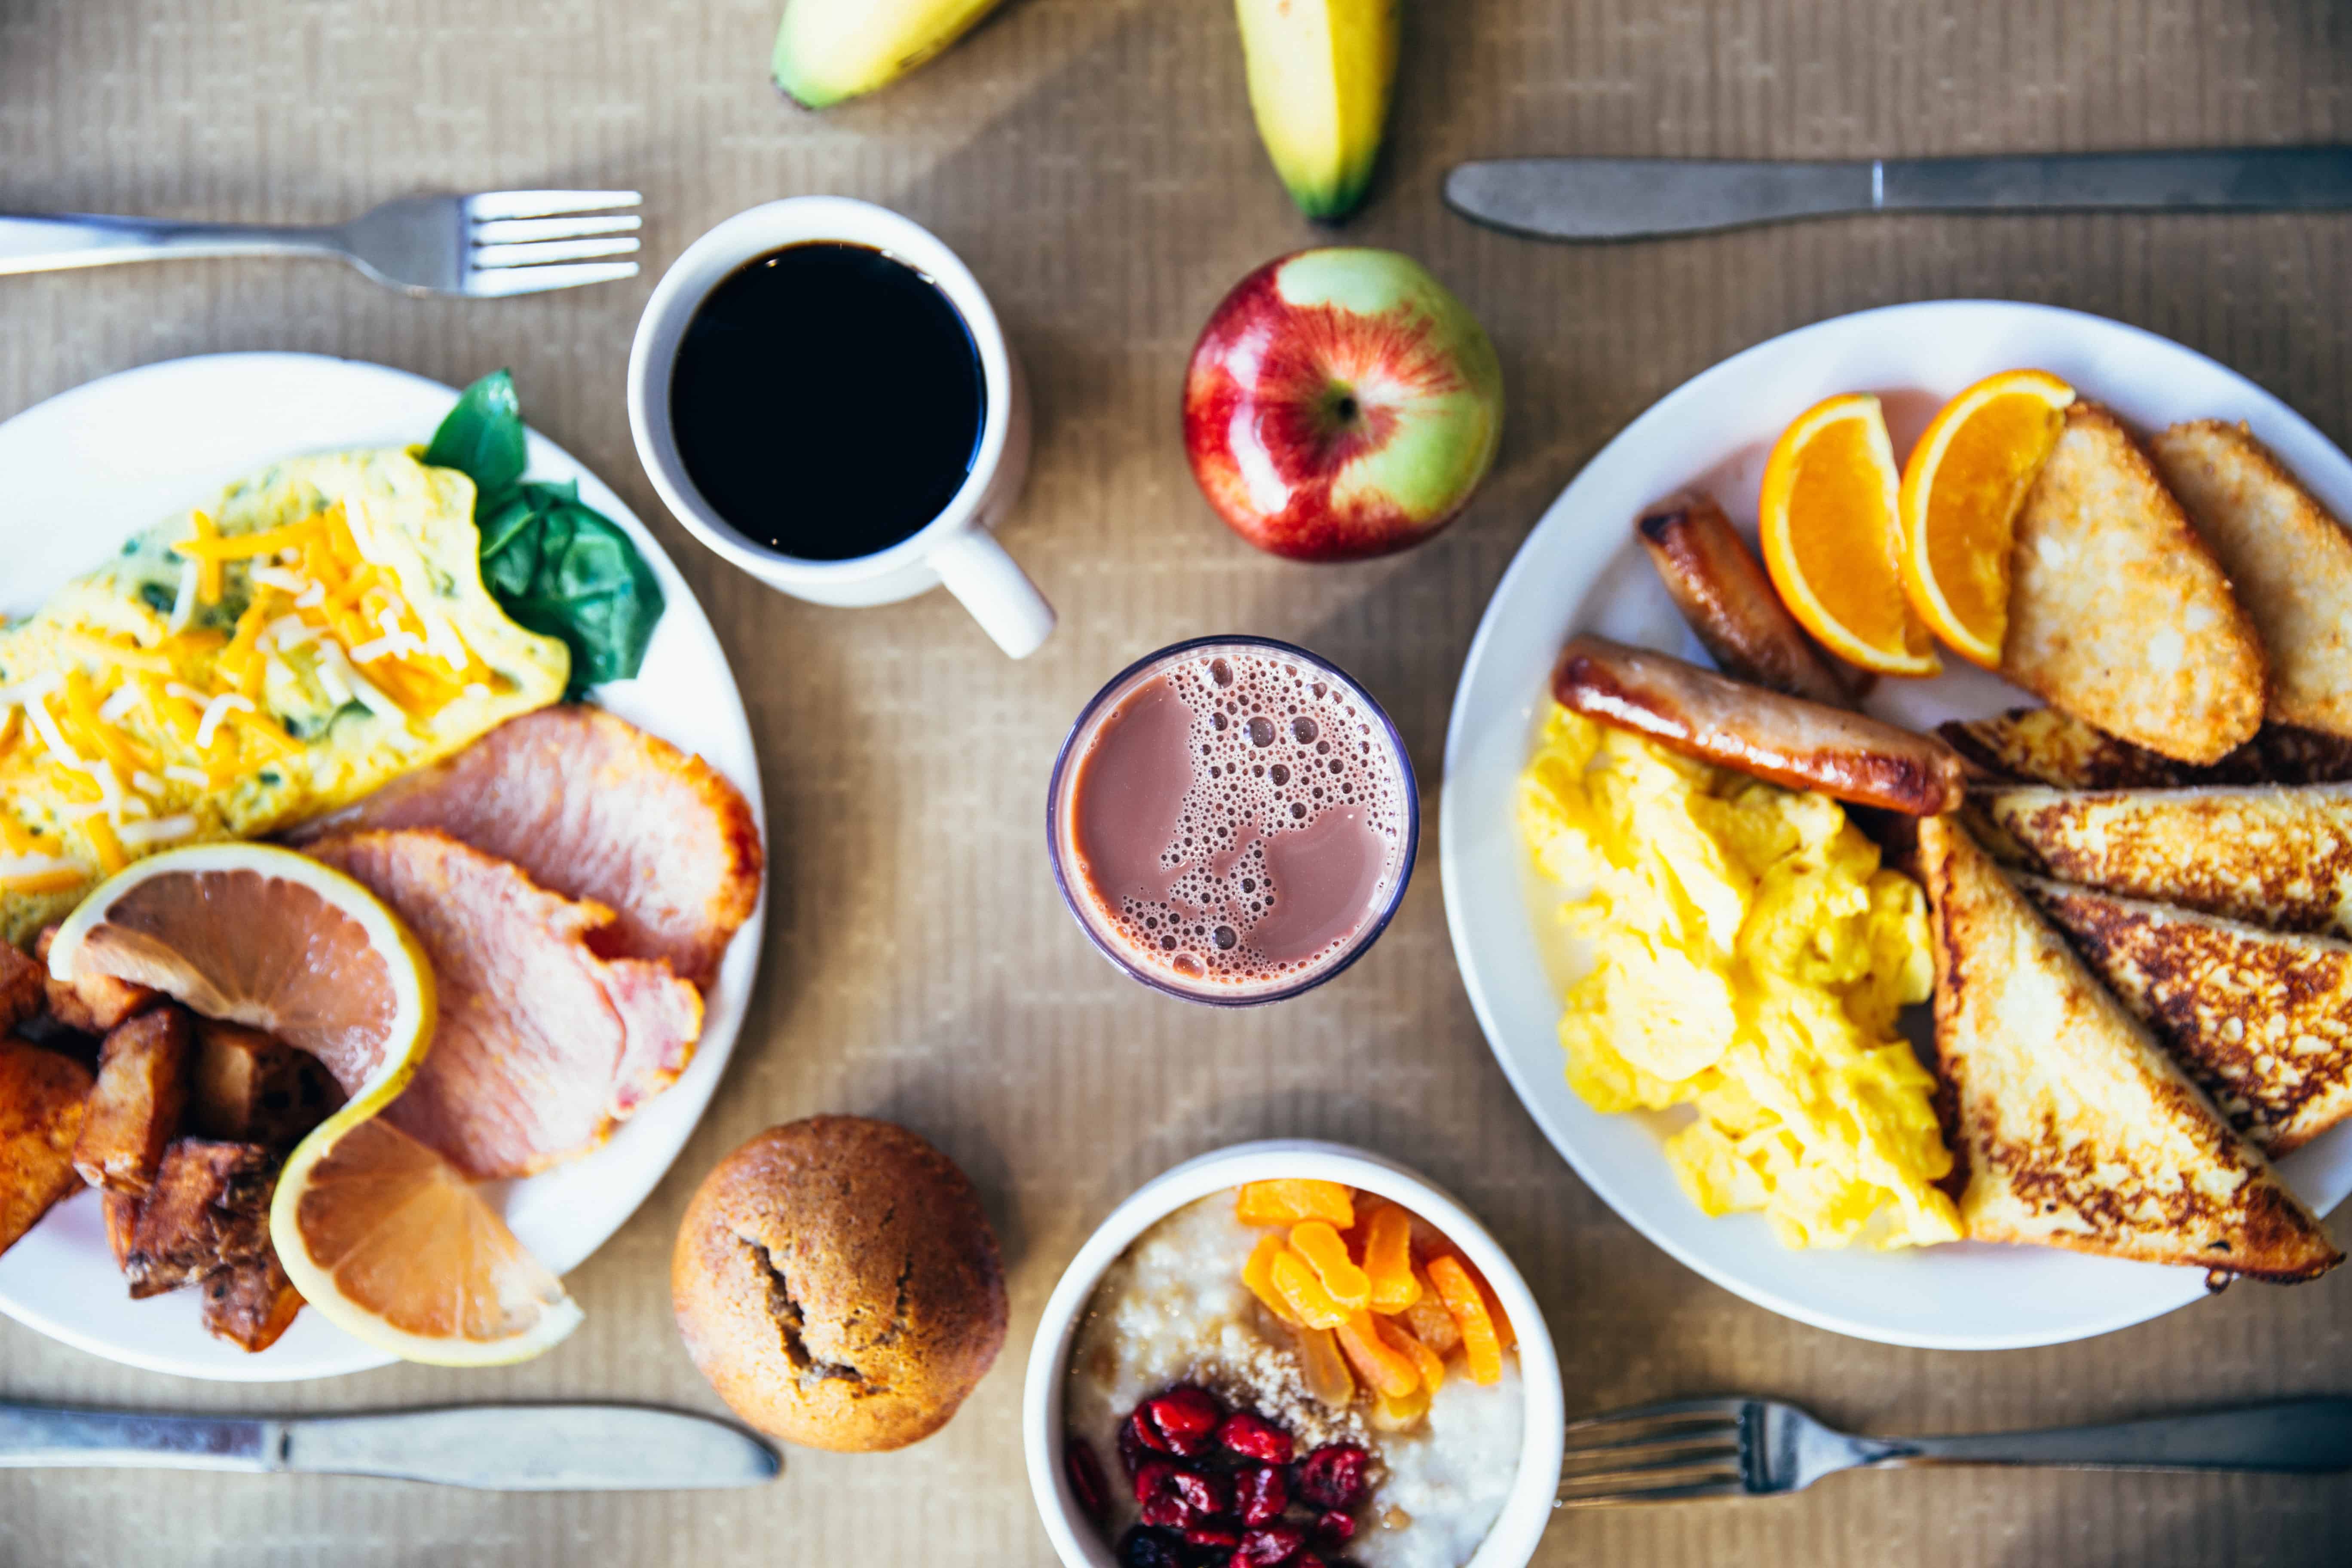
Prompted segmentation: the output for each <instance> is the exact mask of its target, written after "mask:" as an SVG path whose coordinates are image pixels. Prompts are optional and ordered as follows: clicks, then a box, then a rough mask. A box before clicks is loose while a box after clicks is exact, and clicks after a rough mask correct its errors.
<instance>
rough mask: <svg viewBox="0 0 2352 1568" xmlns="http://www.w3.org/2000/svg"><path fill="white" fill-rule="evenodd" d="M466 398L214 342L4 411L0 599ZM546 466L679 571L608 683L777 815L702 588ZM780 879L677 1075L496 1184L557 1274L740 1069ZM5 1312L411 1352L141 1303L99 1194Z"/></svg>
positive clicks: (52, 1226)
mask: <svg viewBox="0 0 2352 1568" xmlns="http://www.w3.org/2000/svg"><path fill="white" fill-rule="evenodd" d="M456 401H457V393H456V392H455V391H454V390H452V389H451V388H449V387H446V386H443V385H441V384H439V383H437V382H433V381H427V380H426V379H425V378H424V377H423V376H418V375H411V374H408V373H407V372H405V371H399V370H392V369H389V368H387V367H385V366H383V365H376V364H367V363H362V362H360V361H357V360H340V359H331V358H328V357H326V356H324V355H320V354H293V353H234V354H207V355H204V356H201V357H198V358H194V359H181V360H170V361H166V362H164V363H161V364H152V365H147V366H144V367H142V368H141V369H138V370H130V371H124V372H123V373H121V374H119V375H110V376H107V377H105V378H104V379H102V380H100V381H94V382H91V383H89V384H88V385H85V386H79V387H77V388H75V389H74V390H73V391H71V392H67V393H63V394H60V395H58V396H56V397H53V398H51V399H49V400H48V401H47V403H43V404H41V405H37V406H36V407H33V408H28V409H26V411H25V412H24V413H22V414H19V415H17V416H16V417H15V418H14V419H11V420H9V421H8V422H7V423H6V424H5V425H0V474H5V475H6V476H7V479H6V483H5V485H0V560H5V561H6V562H7V563H8V564H7V569H6V572H5V577H0V613H5V614H8V615H22V614H24V613H26V612H27V611H29V610H32V609H34V608H37V606H38V605H40V603H41V601H42V600H43V599H44V598H46V597H47V595H48V594H49V593H50V592H51V591H52V590H53V589H55V588H56V587H57V586H58V584H62V583H64V582H65V581H66V580H67V579H68V578H70V577H73V576H75V575H77V574H79V573H82V572H86V571H88V570H89V569H90V568H91V567H92V566H94V565H96V564H97V563H99V562H100V561H101V560H103V559H104V558H105V557H106V555H107V553H108V552H110V551H112V550H113V549H115V548H116V547H117V546H118V545H119V544H121V542H122V541H123V540H124V539H126V538H128V537H130V536H131V534H133V533H136V532H138V531H141V530H142V529H145V528H149V527H152V525H154V524H155V523H157V522H160V521H163V519H164V518H166V517H169V516H170V515H172V514H173V512H174V511H176V510H183V509H184V508H187V507H189V506H193V505H195V504H198V503H200V502H201V501H203V500H205V498H206V497H208V496H210V495H212V494H214V493H215V492H216V491H218V490H219V489H221V488H222V487H223V486H225V485H226V484H228V483H229V482H230V481H231V480H233V479H238V478H240V477H242V476H243V475H245V474H247V473H250V472H252V471H253V470H255V469H257V468H262V467H264V466H265V465H267V464H268V463H271V462H274V461H276V460H277V459H278V458H284V457H289V456H291V455H294V454H298V453H302V452H317V451H332V450H339V449H344V448H351V447H405V446H414V445H422V444H423V443H424V442H425V441H427V440H429V439H431V437H432V435H433V431H434V427H435V426H437V425H438V424H440V422H441V417H442V416H443V415H445V414H446V413H448V412H449V409H450V406H451V405H453V404H454V403H456ZM529 473H530V477H531V478H532V479H548V480H552V481H555V482H557V483H561V482H562V481H563V480H565V479H577V480H578V481H579V484H580V499H581V500H583V501H585V502H587V503H588V504H589V505H590V506H592V507H593V508H595V509H596V510H598V511H601V512H603V513H604V515H605V516H606V517H609V518H611V519H612V520H613V521H614V522H616V523H618V524H619V525H620V526H621V528H622V529H623V530H625V531H626V532H627V533H628V535H629V538H630V540H631V541H632V542H634V543H635V545H636V547H637V549H638V551H639V552H642V553H643V554H644V556H645V558H646V562H647V563H649V564H650V565H651V566H652V567H653V570H654V574H655V575H656V577H657V578H658V579H660V582H661V589H662V595H663V598H664V600H665V601H666V603H667V609H666V610H665V611H664V613H663V615H662V618H661V624H660V625H659V626H657V627H656V629H655V631H654V636H653V640H652V642H651V643H650V644H649V645H648V646H647V647H646V661H645V666H644V668H643V669H641V670H640V671H639V672H638V675H637V678H636V679H635V680H624V681H615V682H614V683H612V684H610V685H606V686H602V687H599V688H597V689H595V693H594V699H595V700H596V701H597V702H598V703H600V704H601V705H603V706H604V707H605V708H609V709H611V710H613V711H614V712H615V713H618V714H620V715H621V716H622V717H623V718H625V719H627V720H629V721H631V722H632V723H635V724H638V725H641V726H643V727H644V728H645V729H646V730H648V731H651V732H653V733H655V734H656V735H659V736H661V737H662V738H663V739H665V740H667V741H668V742H671V743H673V744H675V745H677V746H678V747H679V748H681V749H682V750H685V751H688V752H699V753H700V754H701V755H702V757H703V758H704V760H705V761H707V762H709V763H710V765H711V766H712V767H715V768H717V769H718V770H719V772H720V773H724V774H726V775H727V777H728V778H729V779H730V780H731V781H733V783H734V784H735V786H736V787H737V788H738V789H740V790H741V791H742V792H743V794H744V796H745V798H746V799H748V800H749V801H750V802H751V810H752V813H753V815H754V816H755V817H756V818H757V819H758V820H759V821H760V822H761V835H762V837H765V833H766V826H765V824H766V812H765V809H764V807H763V805H762V804H761V795H760V771H759V758H758V755H757V753H756V752H754V750H753V748H752V744H751V724H750V723H749V721H747V720H746V719H745V717H744V714H743V700H742V697H741V695H740V693H739V692H738V691H737V690H736V689H735V677H734V674H733V672H732V671H730V669H729V668H728V667H727V656H726V655H725V653H723V652H722V651H720V649H719V639H718V638H717V637H715V636H713V635H712V633H711V630H710V622H709V620H708V619H707V618H706V617H705V616H703V613H702V606H701V605H698V604H697V603H696V602H695V597H694V594H693V591H692V590H691V589H689V588H688V586H687V585H686V580H685V579H684V578H682V577H680V576H679V575H678V574H677V567H676V566H675V565H673V564H672V563H671V562H670V559H669V557H668V556H667V555H666V554H664V553H663V552H662V548H661V546H660V545H659V544H657V543H656V542H654V538H653V535H651V534H650V533H647V532H646V529H645V525H644V524H643V523H641V522H639V521H637V520H636V518H635V516H634V515H632V514H631V512H630V510H629V509H628V507H627V506H626V505H625V504H624V503H623V502H622V500H621V498H620V497H619V496H617V495H614V493H613V492H612V490H611V489H608V488H606V486H605V485H604V482H603V481H602V480H600V479H597V478H596V476H595V475H593V474H592V473H590V472H589V471H588V470H587V469H586V468H583V467H581V466H580V464H579V463H578V462H577V461H576V460H574V459H573V458H572V456H571V455H570V454H569V453H567V452H565V451H564V450H563V449H562V447H558V446H556V445H555V443H553V442H552V441H550V440H548V439H547V438H546V437H543V436H541V435H539V434H538V433H537V432H533V433H532V434H531V437H530V469H529ZM766 917H767V898H766V890H765V889H764V888H762V889H761V900H760V904H759V906H758V908H756V909H755V910H753V911H752V914H751V920H750V921H749V922H747V923H746V924H745V926H744V927H743V930H742V931H740V933H738V934H737V936H736V938H735V942H734V944H733V946H731V947H730V948H729V950H728V952H727V957H726V961H725V963H723V964H722V965H721V966H720V969H719V979H718V982H717V984H714V985H713V986H712V988H711V990H710V994H709V996H708V997H707V998H706V1002H707V1009H706V1011H705V1014H704V1017H703V1027H702V1039H701V1042H700V1044H699V1045H698V1047H697V1048H696V1050H695V1055H694V1060H693V1061H692V1062H691V1063H690V1064H689V1065H688V1068H687V1069H686V1071H685V1072H684V1073H683V1074H682V1075H680V1077H679V1078H678V1080H677V1083H675V1084H673V1085H672V1086H671V1087H670V1088H669V1089H667V1090H666V1091H665V1092H663V1093H662V1094H660V1095H657V1096H656V1097H655V1099H654V1100H652V1101H651V1102H650V1103H648V1104H647V1105H646V1108H645V1109H644V1110H640V1111H638V1112H637V1114H636V1115H635V1116H634V1117H632V1118H630V1119H629V1121H626V1122H625V1123H623V1125H622V1126H621V1129H620V1131H617V1132H615V1133H614V1136H613V1139H612V1142H609V1143H607V1144H606V1145H605V1146H604V1147H603V1148H602V1149H599V1150H597V1151H596V1152H594V1153H593V1154H590V1155H588V1156H587V1157H586V1158H585V1159H582V1160H577V1161H574V1162H573V1163H571V1164H568V1165H564V1166H562V1167H561V1168H559V1169H557V1170H553V1171H550V1172H548V1173H544V1174H542V1175H538V1176H533V1177H531V1178H530V1179H529V1180H526V1181H520V1182H510V1183H505V1184H499V1188H497V1189H495V1190H493V1191H492V1198H493V1201H495V1202H497V1203H498V1204H499V1205H500V1207H501V1208H502V1209H503V1210H504V1212H505V1215H506V1217H507V1223H508V1224H509V1225H510V1226H513V1228H514V1232H515V1235H516V1236H517V1237H520V1239H521V1241H522V1243H523V1245H524V1246H526V1247H530V1250H531V1251H532V1252H533V1253H535V1254H536V1255H538V1257H539V1258H541V1259H542V1260H544V1261H545V1262H546V1263H547V1264H548V1266H549V1267H551V1268H554V1269H555V1270H557V1271H558V1272H559V1273H568V1272H570V1271H571V1270H572V1269H573V1268H578V1267H579V1266H580V1264H581V1263H582V1262H583V1260H585V1259H586V1258H587V1257H588V1255H589V1254H590V1253H592V1252H594V1251H595V1250H596V1248H598V1247H602V1246H603V1245H604V1241H605V1239H606V1238H607V1237H610V1236H611V1235H612V1234H613V1233H614V1231H616V1230H618V1229H619V1228H620V1227H621V1225H622V1222H623V1221H625V1220H626V1219H627V1218H628V1217H629V1215H631V1214H632V1213H634V1212H635V1209H636V1206H637V1205H639V1204H640V1203H642V1202H644V1201H645V1197H646V1194H647V1193H650V1192H651V1191H653V1188H654V1184H655V1183H656V1182H658V1181H660V1180H661V1178H662V1174H663V1173H665V1172H666V1171H667V1170H668V1169H669V1165H670V1162H671V1161H673V1160H675V1159H676V1158H677V1152H678V1148H679V1146H680V1145H682V1144H683V1143H684V1142H686V1139H687V1135H688V1133H690V1132H692V1131H694V1124H695V1122H696V1121H698V1120H699V1119H700V1118H701V1115H702V1108H703V1107H704V1105H706V1104H707V1103H709V1100H710V1094H711V1090H712V1089H715V1088H717V1087H718V1084H719V1075H720V1074H721V1073H722V1072H724V1071H725V1070H726V1067H727V1058H728V1054H729V1052H730V1051H731V1050H732V1049H733V1047H734V1045H735V1035H736V1031H737V1030H738V1029H739V1028H740V1027H741V1026H742V1022H743V1010H744V1007H745V1005H746V1004H747V1003H748V1002H749V1001H750V1000H751V984H752V980H753V978H754V976H755V975H756V973H757V972H758V968H759V957H760V933H761V927H762V926H763V924H764V923H765V921H766ZM0 1311H5V1312H6V1313H7V1314H8V1315H9V1316H10V1317H12V1318H15V1319H16V1320H17V1321H19V1322H22V1323H24V1324H26V1325H27V1326H28V1327H31V1328H35V1329H37V1330H39V1331H41V1332H43V1333H45V1334H47V1335H49V1336H50V1337H51V1338H53V1339H58V1340H62V1341H64V1342H66V1343H68V1344H69V1345H72V1346H74V1347H76V1348H77V1349H79V1350H85V1351H89V1352H91V1353H92V1354H94V1355H102V1356H106V1357H108V1358H109V1359H110V1360H113V1361H119V1362H122V1363H127V1364H129V1365H131V1366H136V1367H142V1368H145V1369H146V1370H148V1371H151V1372H164V1373H177V1374H179V1375H181V1376H183V1377H208V1378H219V1379H223V1380H226V1381H231V1382H238V1383H276V1382H285V1381H289V1380H291V1379H295V1378H306V1377H333V1376H338V1375H341V1373H351V1372H364V1371H367V1370H368V1369H370V1368H372V1367H379V1366H383V1365H386V1364H387V1363H390V1362H391V1361H392V1359H393V1358H392V1357H390V1356H387V1355H385V1354H383V1352H380V1351H376V1350H373V1349H371V1348H370V1347H369V1346H367V1345H364V1344H362V1343H361V1342H359V1341H357V1340H355V1339H352V1337H351V1336H350V1335H348V1334H346V1333H344V1332H343V1331H341V1330H340V1329H338V1328H336V1327H335V1326H334V1325H333V1324H331V1323H330V1322H328V1321H327V1320H326V1319H325V1318H324V1317H323V1316H322V1315H320V1313H318V1312H316V1311H306V1312H304V1313H303V1314H302V1315H301V1316H300V1317H299V1318H298V1319H296V1320H295V1322H294V1326H293V1328H292V1329H290V1330H289V1331H287V1334H286V1337H285V1338H283V1339H281V1340H279V1341H278V1342H277V1343H276V1344H275V1345H272V1346H271V1347H270V1348H269V1349H268V1350H266V1351H264V1352H261V1353H260V1354H258V1355H251V1354H247V1352H244V1351H241V1350H238V1349H237V1348H236V1346H234V1345H231V1344H227V1343H225V1342H222V1341H219V1340H216V1339H214V1338H213V1337H212V1336H211V1335H209V1334H207V1333H206V1332H205V1329H204V1324H203V1322H202V1320H201V1314H200V1312H199V1310H198V1303H197V1298H196V1295H195V1292H194V1291H192V1290H184V1291H176V1292H173V1294H171V1295H168V1296H158V1297H154V1298H152V1299H151V1300H145V1301H133V1300H131V1299H130V1297H129V1294H128V1293H127V1291H126V1290H125V1289H124V1288H123V1282H122V1275H121V1270H119V1269H118V1268H115V1266H114V1259H113V1258H112V1257H111V1256H110V1254H109V1253H108V1251H107V1246H106V1234H105V1227H104V1224H103V1221H102V1220H101V1217H100V1204H99V1199H98V1194H96V1193H80V1194H76V1195H74V1196H73V1197H71V1198H68V1199H67V1200H66V1201H65V1202H64V1203H61V1204H59V1205H58V1206H57V1207H56V1208H54V1209H52V1210H50V1211H49V1213H48V1215H47V1218H45V1219H43V1220H42V1222H41V1223H40V1224H39V1225H38V1226H36V1227H35V1228H34V1229H33V1231H32V1232H31V1234H29V1235H27V1236H26V1237H25V1238H24V1239H23V1240H22V1241H20V1242H18V1243H17V1244H16V1246H15V1247H12V1248H10V1249H9V1250H8V1252H7V1253H6V1254H5V1256H0Z"/></svg>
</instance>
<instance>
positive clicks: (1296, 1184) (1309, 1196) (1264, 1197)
mask: <svg viewBox="0 0 2352 1568" xmlns="http://www.w3.org/2000/svg"><path fill="white" fill-rule="evenodd" d="M1234 1214H1235V1215H1238V1216H1239V1217H1240V1219H1241V1222H1242V1223H1243V1224H1244V1225H1297V1224H1298V1223H1299V1222H1300V1221H1301V1220H1309V1219H1319V1220H1327V1221H1328V1222H1329V1223H1330V1224H1331V1226H1333V1227H1334V1228H1335V1229H1339V1230H1346V1229H1348V1228H1349V1226H1353V1225H1354V1224H1355V1223H1356V1204H1355V1194H1354V1192H1353V1191H1352V1190H1351V1189H1349V1188H1348V1187H1345V1186H1342V1185H1340V1184H1339V1183H1338V1182H1315V1181H1305V1180H1297V1179H1288V1180H1281V1181H1272V1182H1244V1183H1243V1184H1242V1189H1241V1193H1240V1194H1239V1195H1238V1196H1236V1197H1235V1198H1234Z"/></svg>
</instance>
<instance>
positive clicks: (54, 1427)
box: [0, 1405, 783, 1492]
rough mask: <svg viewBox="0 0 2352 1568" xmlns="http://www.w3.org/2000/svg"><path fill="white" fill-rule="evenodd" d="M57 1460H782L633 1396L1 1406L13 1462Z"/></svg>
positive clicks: (427, 1471)
mask: <svg viewBox="0 0 2352 1568" xmlns="http://www.w3.org/2000/svg"><path fill="white" fill-rule="evenodd" d="M49 1466H66V1467H71V1466H100V1467H105V1468H118V1469H119V1468H152V1469H167V1470H230V1471H239V1472H243V1473H246V1474H254V1475H274V1474H278V1473H297V1474H301V1473H307V1474H312V1475H334V1476H382V1477H386V1478H389V1479H396V1480H406V1481H431V1482H434V1483H436V1484H437V1485H440V1486H449V1487H471V1488H474V1489H478V1490H482V1491H567V1492H568V1491H666V1490H670V1489H687V1488H705V1487H747V1486H757V1485H758V1484H759V1483H761V1481H766V1480H772V1479H774V1478H775V1476H776V1474H777V1473H778V1472H779V1471H780V1470H781V1469H782V1466H783V1461H782V1459H781V1458H779V1457H778V1455H777V1453H776V1451H775V1450H774V1449H773V1448H771V1447H768V1446H767V1445H766V1444H765V1443H762V1442H761V1441H760V1440H759V1439H758V1438H756V1437H753V1436H751V1435H750V1434H748V1433H746V1432H743V1431H741V1430H740V1429H739V1428H737V1427H734V1426H729V1425H728V1424H727V1423H725V1422H723V1421H714V1420H711V1419H709V1417H707V1416H702V1415H686V1414H683V1413H681V1412H677V1411H672V1410H655V1409H649V1408H646V1407H645V1406H641V1405H460V1406H454V1407H451V1408H448V1409H443V1410H395V1411H385V1412H383V1413H380V1414H373V1415H318V1416H304V1417H297V1418H295V1419H291V1420H285V1421H267V1420H263V1421H257V1420H249V1419H243V1418H237V1417H221V1416H210V1415H142V1414H139V1413H137V1412H131V1411H110V1410H63V1409H52V1408H48V1407H46V1406H42V1405H0V1468H38V1467H49Z"/></svg>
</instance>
